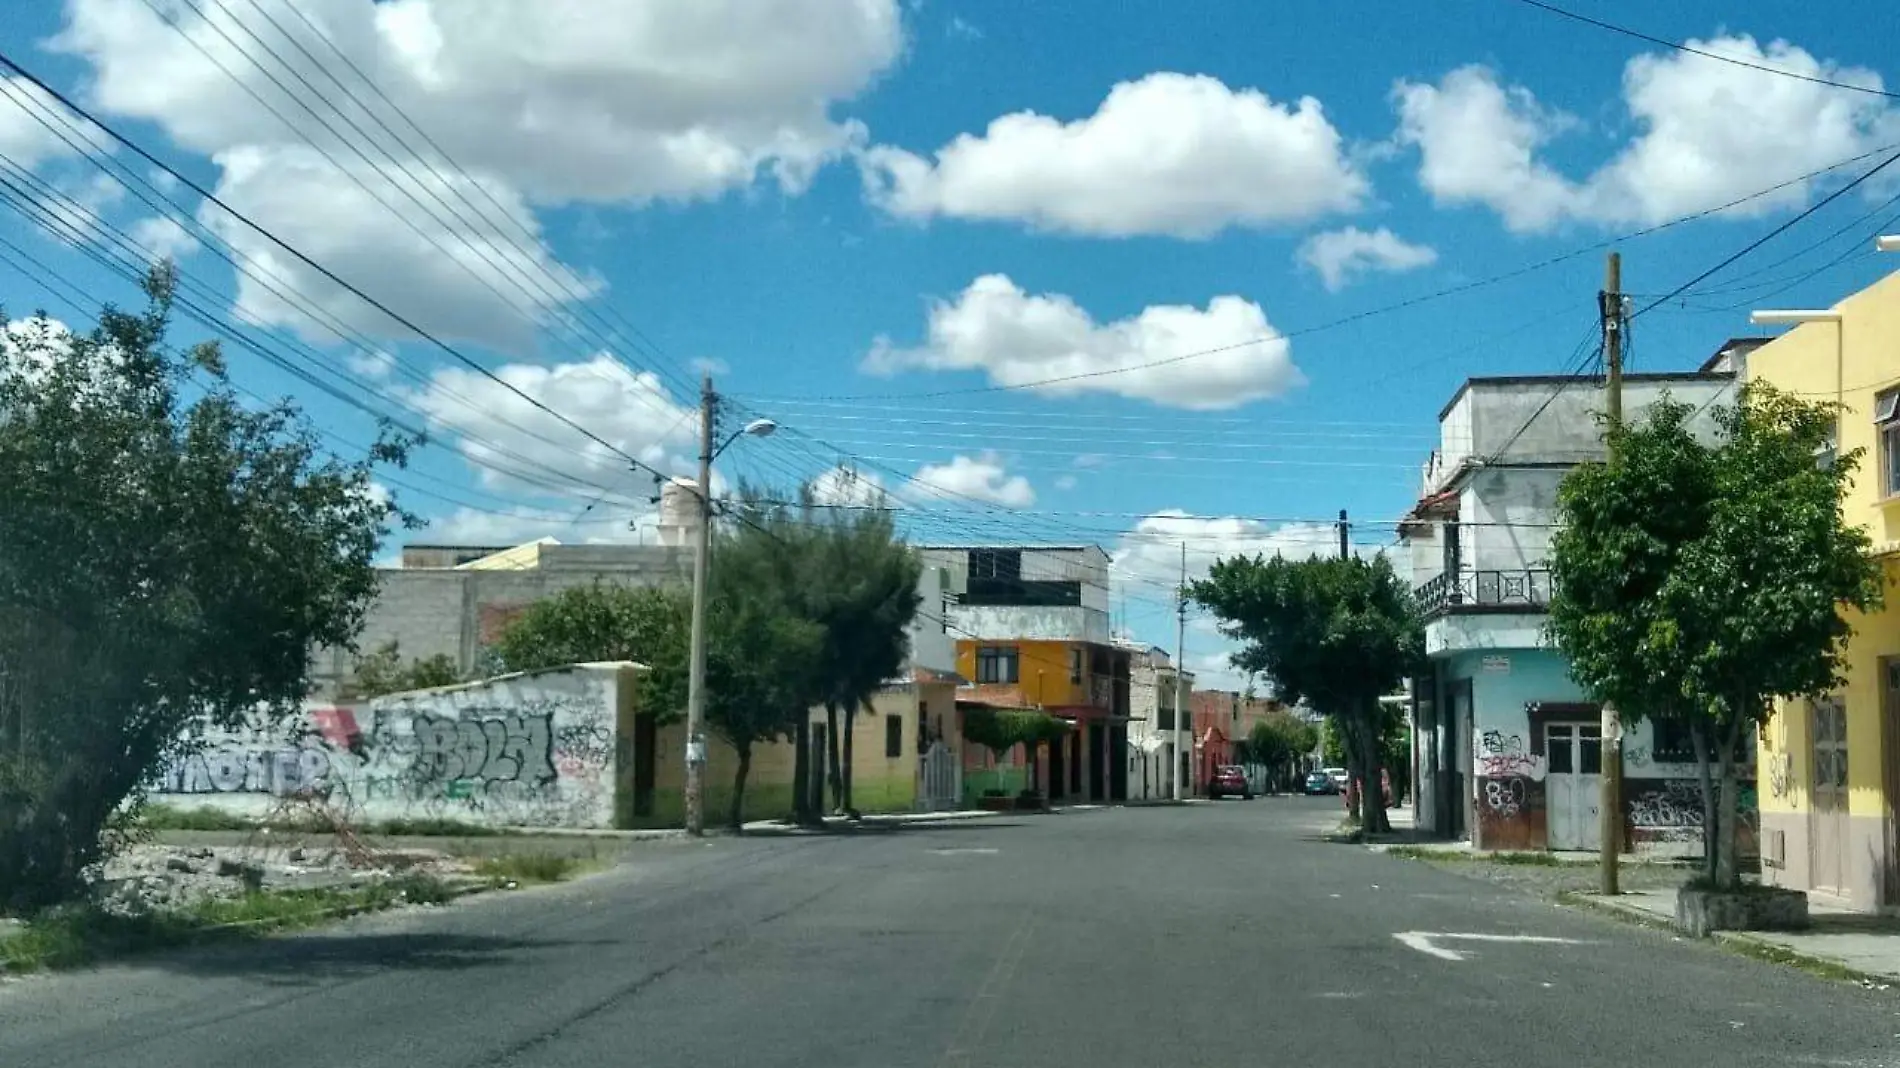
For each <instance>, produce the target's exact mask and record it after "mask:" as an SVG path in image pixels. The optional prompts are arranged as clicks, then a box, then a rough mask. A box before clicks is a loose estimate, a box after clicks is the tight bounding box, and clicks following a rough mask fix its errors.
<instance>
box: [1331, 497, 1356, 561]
mask: <svg viewBox="0 0 1900 1068" xmlns="http://www.w3.org/2000/svg"><path fill="white" fill-rule="evenodd" d="M1334 525H1335V526H1337V527H1338V528H1339V558H1340V559H1341V560H1344V559H1345V558H1346V557H1348V556H1351V555H1352V543H1351V542H1350V540H1348V538H1347V532H1348V531H1350V530H1351V529H1352V524H1351V523H1348V522H1347V521H1346V510H1345V509H1344V508H1341V509H1340V510H1339V522H1338V523H1336V524H1334Z"/></svg>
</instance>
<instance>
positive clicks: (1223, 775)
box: [1207, 764, 1253, 801]
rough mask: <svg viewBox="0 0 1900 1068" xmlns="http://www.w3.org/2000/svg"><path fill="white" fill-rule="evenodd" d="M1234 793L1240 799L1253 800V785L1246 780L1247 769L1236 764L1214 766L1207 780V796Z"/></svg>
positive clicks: (1232, 794)
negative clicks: (1211, 775)
mask: <svg viewBox="0 0 1900 1068" xmlns="http://www.w3.org/2000/svg"><path fill="white" fill-rule="evenodd" d="M1235 795H1238V796H1239V797H1240V799H1241V800H1242V801H1252V800H1253V786H1252V785H1251V784H1249V783H1248V782H1247V769H1246V768H1243V767H1241V766H1240V765H1238V764H1228V765H1226V766H1224V767H1219V768H1215V769H1214V777H1213V778H1211V779H1209V780H1208V781H1207V796H1208V797H1210V798H1216V799H1218V798H1222V797H1233V796H1235Z"/></svg>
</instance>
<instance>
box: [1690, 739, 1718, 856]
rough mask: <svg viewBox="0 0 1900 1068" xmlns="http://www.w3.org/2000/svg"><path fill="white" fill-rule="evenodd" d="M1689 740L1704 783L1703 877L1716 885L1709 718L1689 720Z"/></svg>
mask: <svg viewBox="0 0 1900 1068" xmlns="http://www.w3.org/2000/svg"><path fill="white" fill-rule="evenodd" d="M1689 742H1690V744H1692V745H1694V746H1695V762H1696V776H1697V778H1698V779H1699V780H1700V782H1701V784H1702V877H1703V879H1705V880H1707V881H1708V883H1709V884H1710V885H1711V886H1713V885H1715V838H1716V826H1715V825H1716V820H1717V817H1716V814H1715V812H1716V805H1715V777H1714V773H1713V769H1712V768H1711V767H1710V763H1709V762H1710V760H1711V759H1712V755H1713V754H1712V753H1711V752H1710V749H1711V746H1710V744H1709V724H1708V721H1707V720H1703V719H1695V720H1691V721H1690V722H1689Z"/></svg>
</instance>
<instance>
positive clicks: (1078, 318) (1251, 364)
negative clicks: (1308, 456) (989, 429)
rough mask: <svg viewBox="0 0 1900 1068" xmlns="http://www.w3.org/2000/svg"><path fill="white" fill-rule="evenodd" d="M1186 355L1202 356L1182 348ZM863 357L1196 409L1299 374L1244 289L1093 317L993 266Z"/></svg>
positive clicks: (1225, 404) (1280, 384)
mask: <svg viewBox="0 0 1900 1068" xmlns="http://www.w3.org/2000/svg"><path fill="white" fill-rule="evenodd" d="M1215 349H1219V350H1223V351H1218V352H1213V351H1209V350H1215ZM1191 353H1207V355H1197V356H1192V357H1191V358H1183V357H1188V356H1189V354H1191ZM1148 365H1153V366H1148ZM864 367H865V369H866V370H867V371H870V372H872V373H874V374H891V373H895V372H897V371H901V370H906V369H913V368H914V369H926V370H937V371H956V370H975V371H982V372H983V373H984V374H985V375H987V376H988V378H989V380H990V381H991V382H993V383H995V384H996V385H1000V386H1024V385H1027V384H1028V383H1033V382H1042V381H1046V380H1049V379H1055V378H1068V379H1069V380H1068V381H1062V382H1056V383H1052V384H1050V385H1046V386H1037V387H1035V388H1036V389H1038V390H1039V391H1042V392H1046V393H1050V394H1056V395H1061V394H1075V393H1112V394H1117V395H1119V396H1123V397H1129V398H1133V399H1138V400H1145V401H1150V402H1152V403H1155V404H1159V405H1164V406H1168V407H1175V408H1189V409H1202V410H1206V409H1217V408H1233V407H1237V406H1239V405H1242V404H1246V403H1248V402H1249V401H1254V400H1259V399H1262V398H1266V397H1275V396H1279V395H1280V394H1283V393H1285V392H1287V391H1288V390H1291V389H1293V388H1295V387H1297V386H1299V385H1300V384H1301V383H1303V382H1304V381H1305V378H1304V376H1302V375H1301V374H1300V371H1299V369H1298V368H1297V367H1295V366H1294V365H1293V359H1292V355H1291V350H1290V347H1289V345H1288V342H1287V341H1286V339H1285V338H1282V337H1280V336H1279V334H1278V332H1277V331H1276V330H1274V328H1273V325H1272V324H1271V323H1269V322H1268V321H1267V317H1266V313H1265V312H1263V311H1261V309H1260V306H1259V305H1258V304H1255V303H1253V302H1252V301H1248V300H1245V299H1243V298H1241V297H1237V296H1221V297H1215V298H1213V299H1212V300H1210V301H1209V302H1208V304H1207V307H1206V308H1195V307H1191V306H1186V305H1154V306H1151V307H1148V308H1144V309H1142V311H1141V312H1140V313H1138V314H1136V315H1134V316H1131V317H1129V318H1126V319H1119V320H1116V321H1114V322H1108V323H1098V322H1096V321H1095V319H1094V317H1093V316H1091V315H1090V314H1089V313H1088V311H1086V310H1085V309H1083V308H1082V307H1081V306H1080V305H1078V304H1076V303H1075V301H1073V300H1071V299H1070V298H1069V297H1066V296H1063V295H1061V294H1037V295H1031V294H1029V293H1026V292H1024V291H1023V289H1022V288H1021V287H1019V286H1017V285H1016V283H1015V282H1013V281H1011V280H1010V279H1009V278H1008V277H1007V276H1005V275H1000V274H990V275H984V276H982V277H980V278H978V279H976V280H975V281H974V282H971V283H970V285H969V287H968V288H967V289H965V290H964V291H963V292H962V293H960V294H958V295H957V297H956V299H954V300H950V301H938V302H936V303H934V304H932V306H931V308H930V313H929V326H928V331H927V335H926V337H925V340H924V342H923V343H922V344H921V345H918V346H916V347H914V348H904V347H901V346H899V345H897V344H896V343H894V342H892V341H891V340H890V339H888V338H879V339H878V340H877V342H876V343H875V344H874V345H873V346H872V349H871V352H870V353H869V355H867V356H866V357H865V360H864ZM1072 376H1083V377H1072Z"/></svg>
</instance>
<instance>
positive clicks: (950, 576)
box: [918, 545, 1140, 804]
mask: <svg viewBox="0 0 1900 1068" xmlns="http://www.w3.org/2000/svg"><path fill="white" fill-rule="evenodd" d="M918 551H919V552H920V553H921V554H922V555H923V559H924V563H925V564H926V567H925V570H926V571H933V570H934V571H937V572H939V573H940V574H941V575H942V576H943V580H942V581H943V583H944V589H945V591H946V605H945V609H944V615H945V619H946V621H947V624H948V629H949V630H950V631H952V632H954V638H955V648H956V673H957V674H958V675H960V676H962V677H963V678H964V679H966V680H969V685H968V686H965V687H963V688H962V689H960V690H959V691H958V695H957V697H958V701H959V703H961V704H963V705H965V706H966V707H974V706H978V705H981V706H988V707H994V708H1027V709H1039V710H1041V711H1044V712H1047V713H1049V714H1050V715H1052V716H1055V717H1056V718H1058V719H1061V720H1064V721H1066V722H1067V723H1068V724H1069V725H1070V728H1071V729H1070V730H1069V732H1068V733H1067V734H1066V735H1065V736H1064V738H1063V740H1062V741H1060V742H1057V743H1054V744H1052V745H1050V746H1049V747H1048V759H1047V760H1040V759H1037V758H1036V754H1034V753H1025V752H1020V751H1019V752H1017V753H1013V754H1008V755H1005V756H1004V757H1003V758H1001V759H998V758H997V757H996V755H995V754H991V753H990V752H989V751H988V750H986V749H984V748H983V747H982V746H977V745H966V746H965V747H964V748H963V781H964V786H963V791H964V799H965V801H966V803H970V804H974V803H975V802H977V801H978V800H980V798H981V797H982V796H984V795H990V796H995V795H997V794H1002V795H1006V796H1014V795H1017V794H1021V793H1025V792H1033V793H1036V794H1039V795H1041V797H1043V798H1044V799H1046V800H1048V801H1072V802H1073V801H1086V802H1108V801H1121V800H1126V799H1127V797H1128V786H1129V771H1130V768H1131V761H1130V758H1129V716H1130V685H1131V672H1132V670H1133V658H1132V655H1131V650H1130V649H1129V648H1127V647H1126V646H1124V645H1120V644H1117V643H1116V642H1115V641H1114V640H1113V638H1112V636H1111V634H1110V627H1109V612H1108V606H1109V582H1108V554H1107V553H1105V552H1103V551H1102V549H1101V548H1100V547H1099V546H1094V545H1037V546H1027V545H924V546H920V547H919V550H918ZM1018 748H1019V750H1020V748H1021V747H1018ZM1132 766H1134V767H1136V768H1137V769H1138V768H1139V766H1140V765H1139V762H1135V763H1134V764H1133V765H1132ZM1137 774H1139V771H1137Z"/></svg>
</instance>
